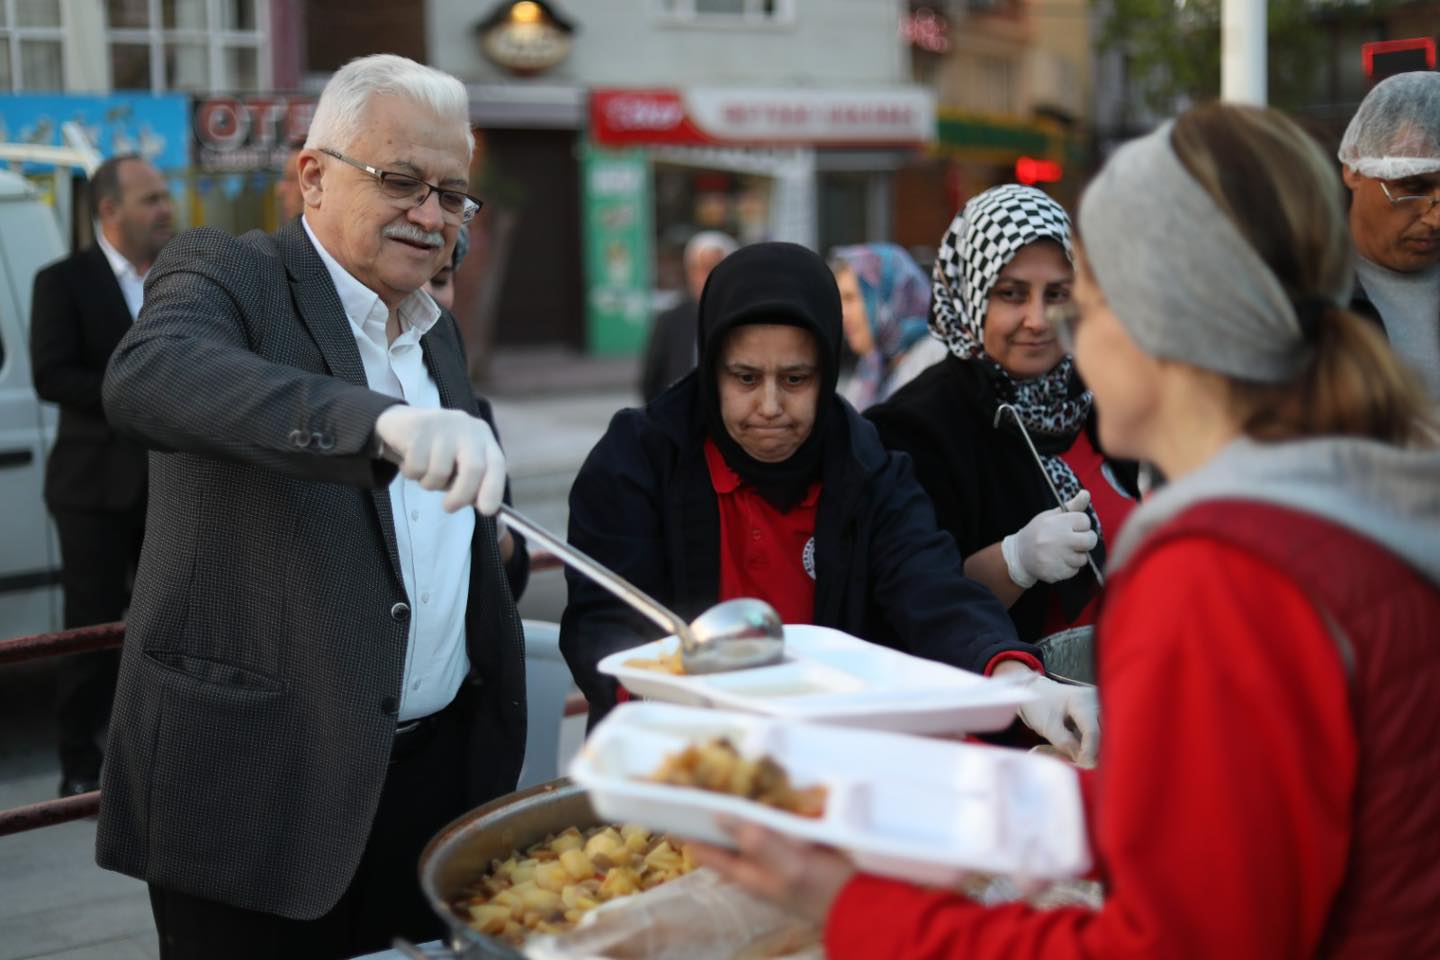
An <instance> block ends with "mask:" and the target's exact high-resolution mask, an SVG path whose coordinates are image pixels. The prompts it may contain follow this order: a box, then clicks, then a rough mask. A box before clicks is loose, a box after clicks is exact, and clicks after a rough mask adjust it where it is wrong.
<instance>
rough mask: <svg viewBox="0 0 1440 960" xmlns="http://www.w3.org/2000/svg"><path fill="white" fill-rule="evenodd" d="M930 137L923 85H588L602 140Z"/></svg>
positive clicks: (828, 141) (690, 142)
mask: <svg viewBox="0 0 1440 960" xmlns="http://www.w3.org/2000/svg"><path fill="white" fill-rule="evenodd" d="M934 137H935V98H934V95H933V94H931V93H930V92H929V91H928V90H924V89H921V88H918V87H906V88H902V89H897V90H857V91H835V90H745V89H723V90H722V89H692V90H671V89H658V90H615V89H609V90H595V91H593V92H592V93H591V94H590V138H591V140H592V141H594V142H595V143H598V144H602V145H605V146H614V147H619V146H632V145H643V144H650V145H655V144H667V145H677V144H678V145H687V146H699V145H710V146H719V145H728V146H735V145H753V146H759V145H767V146H776V145H789V146H795V145H801V144H804V145H810V146H840V145H865V146H875V145H882V144H883V145H902V144H904V145H909V144H919V143H924V142H926V141H927V140H933V139H934Z"/></svg>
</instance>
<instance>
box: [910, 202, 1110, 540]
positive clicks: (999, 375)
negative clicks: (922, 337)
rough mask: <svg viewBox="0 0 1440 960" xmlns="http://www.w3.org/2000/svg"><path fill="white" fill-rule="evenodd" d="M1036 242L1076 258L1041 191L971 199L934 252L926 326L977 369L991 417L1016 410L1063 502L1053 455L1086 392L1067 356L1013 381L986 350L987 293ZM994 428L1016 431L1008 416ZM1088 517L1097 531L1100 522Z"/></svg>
mask: <svg viewBox="0 0 1440 960" xmlns="http://www.w3.org/2000/svg"><path fill="white" fill-rule="evenodd" d="M1041 240H1050V241H1054V242H1055V243H1058V244H1059V245H1060V247H1061V248H1062V249H1063V250H1064V251H1065V257H1066V259H1068V260H1073V259H1074V255H1073V253H1072V251H1071V247H1070V218H1069V216H1067V215H1066V213H1065V209H1064V208H1063V207H1061V206H1060V204H1058V203H1056V202H1055V201H1054V200H1053V199H1051V198H1050V197H1049V196H1048V195H1047V194H1045V193H1044V192H1043V191H1040V190H1037V189H1035V188H1034V187H1024V186H1020V185H1018V184H1006V185H1005V186H1000V187H994V188H992V189H990V190H986V191H985V192H984V193H981V194H979V195H977V196H975V197H972V198H971V199H970V202H969V203H967V204H965V207H964V209H962V210H961V211H960V212H959V213H958V214H956V216H955V219H954V220H953V221H951V223H950V229H948V230H947V231H945V238H944V239H943V240H942V241H941V243H940V249H939V251H938V252H937V253H936V255H935V268H934V270H933V271H932V275H931V280H932V296H931V305H930V328H931V329H932V330H933V331H934V332H935V335H936V336H937V337H939V338H940V339H941V340H943V341H944V342H945V345H946V346H947V347H949V348H950V352H951V353H953V354H954V355H955V356H957V357H959V358H960V359H962V360H968V361H973V362H975V363H978V364H980V365H981V366H982V368H983V369H984V370H985V372H986V374H987V376H988V378H989V381H990V384H991V386H992V387H993V394H994V397H995V406H994V408H992V409H991V410H990V411H989V412H990V413H992V414H993V413H994V409H995V408H998V407H999V405H1000V404H1002V403H1008V404H1010V405H1011V406H1013V407H1015V409H1016V410H1017V411H1018V412H1019V414H1020V419H1021V420H1022V421H1023V422H1024V424H1025V429H1026V430H1028V431H1029V433H1030V436H1031V438H1032V439H1033V440H1034V441H1035V445H1036V447H1037V448H1039V450H1040V454H1041V460H1042V461H1044V464H1045V472H1046V473H1047V474H1048V475H1049V477H1050V480H1051V482H1053V483H1054V484H1055V488H1056V489H1057V490H1058V491H1060V495H1061V496H1063V497H1064V498H1065V499H1066V500H1069V499H1070V498H1071V497H1073V496H1075V494H1077V493H1079V492H1080V490H1081V489H1082V488H1081V484H1080V481H1079V479H1077V478H1076V476H1075V473H1074V471H1073V470H1071V469H1070V467H1069V465H1068V464H1066V463H1065V461H1064V460H1062V459H1060V456H1059V455H1060V454H1061V453H1063V452H1065V451H1066V450H1068V449H1069V448H1070V445H1071V444H1072V443H1073V442H1074V440H1075V437H1076V435H1077V434H1078V433H1079V432H1080V431H1081V430H1082V429H1084V427H1085V421H1086V419H1087V418H1088V417H1089V416H1090V405H1091V397H1090V392H1089V391H1088V390H1086V389H1084V387H1083V385H1082V384H1081V383H1080V381H1079V379H1078V377H1076V375H1075V364H1074V360H1073V358H1071V357H1070V355H1069V354H1066V355H1065V356H1064V357H1063V358H1062V359H1061V360H1060V362H1059V363H1057V364H1056V365H1055V366H1054V367H1052V368H1051V369H1050V370H1049V372H1047V373H1044V374H1042V375H1041V376H1038V377H1035V378H1032V379H1029V380H1016V379H1015V378H1014V377H1012V376H1011V375H1010V374H1009V372H1007V371H1006V370H1005V368H1004V367H1002V366H1001V365H1000V364H999V363H998V362H997V361H996V360H995V358H994V357H991V356H990V355H989V354H988V353H986V352H985V313H986V310H987V309H988V307H989V301H990V291H991V290H992V289H994V287H995V281H996V280H998V279H999V277H1000V271H1002V270H1004V269H1005V267H1006V266H1007V265H1008V264H1009V263H1010V261H1011V260H1014V259H1015V255H1016V254H1018V253H1019V252H1020V251H1021V250H1022V249H1024V248H1025V247H1027V246H1029V245H1030V244H1032V243H1035V242H1037V241H1041ZM1000 428H1001V429H1009V430H1013V429H1014V425H1013V424H1011V423H1010V422H1009V418H1008V416H1007V417H1006V419H1005V420H1003V421H1002V422H1001V424H1000ZM1092 518H1094V515H1093V512H1092ZM1094 519H1095V521H1096V530H1097V531H1098V530H1099V520H1098V518H1094Z"/></svg>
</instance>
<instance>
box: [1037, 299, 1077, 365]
mask: <svg viewBox="0 0 1440 960" xmlns="http://www.w3.org/2000/svg"><path fill="white" fill-rule="evenodd" d="M1045 322H1046V323H1048V324H1050V327H1051V328H1052V329H1053V330H1054V331H1055V336H1056V337H1057V338H1059V340H1060V349H1062V350H1064V351H1065V352H1066V353H1074V352H1075V328H1076V327H1078V326H1079V325H1080V308H1079V307H1077V306H1075V304H1074V302H1073V301H1072V302H1071V303H1057V304H1053V305H1051V306H1048V307H1046V308H1045Z"/></svg>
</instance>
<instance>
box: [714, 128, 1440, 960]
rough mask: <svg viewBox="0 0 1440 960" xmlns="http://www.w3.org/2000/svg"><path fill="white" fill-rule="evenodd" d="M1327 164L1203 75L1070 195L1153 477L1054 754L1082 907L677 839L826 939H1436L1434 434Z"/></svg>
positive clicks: (748, 847) (1438, 762) (1090, 325)
mask: <svg viewBox="0 0 1440 960" xmlns="http://www.w3.org/2000/svg"><path fill="white" fill-rule="evenodd" d="M1335 181H1336V176H1335V171H1334V167H1333V164H1331V162H1330V161H1329V160H1328V159H1327V158H1326V157H1325V155H1324V153H1323V152H1322V151H1321V150H1320V149H1319V147H1318V146H1317V145H1316V144H1315V142H1314V141H1312V140H1311V139H1310V138H1309V137H1308V135H1306V134H1305V133H1304V132H1303V131H1302V130H1301V129H1300V128H1299V127H1298V126H1297V125H1296V124H1295V123H1293V122H1292V121H1290V120H1289V119H1288V118H1286V117H1285V116H1284V115H1283V114H1281V113H1279V112H1278V111H1275V110H1269V109H1265V108H1255V107H1237V106H1229V105H1218V104H1212V105H1209V106H1205V107H1200V108H1197V109H1194V110H1191V111H1188V112H1187V113H1185V114H1183V115H1182V116H1181V117H1180V118H1179V120H1177V121H1175V122H1173V123H1167V124H1165V125H1164V126H1162V127H1161V128H1160V129H1159V130H1158V131H1156V132H1155V133H1153V134H1150V135H1149V136H1146V137H1144V138H1142V139H1140V140H1138V141H1135V142H1132V143H1130V144H1128V145H1127V146H1125V147H1122V148H1121V149H1120V150H1119V151H1118V152H1117V153H1116V154H1115V156H1114V157H1113V158H1112V159H1111V160H1110V162H1109V163H1108V164H1107V165H1106V167H1105V168H1104V170H1102V171H1101V173H1100V174H1099V176H1098V177H1097V178H1096V180H1095V181H1093V182H1092V184H1091V186H1090V187H1089V188H1088V190H1087V192H1086V194H1085V197H1084V200H1083V202H1082V205H1081V210H1080V227H1081V231H1082V238H1083V243H1084V246H1083V249H1082V251H1081V252H1082V255H1081V257H1080V258H1079V277H1078V284H1077V289H1076V294H1075V305H1076V307H1077V308H1078V312H1077V313H1076V314H1075V315H1074V316H1073V317H1072V318H1071V319H1070V321H1069V322H1070V323H1073V324H1074V327H1073V329H1074V337H1075V356H1076V359H1077V362H1078V364H1079V366H1080V369H1081V371H1082V372H1083V373H1084V375H1085V378H1086V381H1087V382H1088V383H1089V384H1090V385H1091V386H1092V387H1093V389H1094V391H1095V402H1096V405H1097V406H1098V407H1099V410H1100V435H1101V438H1102V439H1103V440H1104V441H1105V443H1106V444H1107V445H1108V446H1109V447H1110V448H1111V449H1113V450H1115V451H1116V452H1117V453H1120V454H1124V455H1126V456H1131V457H1135V458H1137V459H1143V460H1146V461H1153V462H1155V463H1156V464H1157V465H1158V466H1159V467H1160V468H1161V470H1162V471H1163V472H1164V473H1165V475H1166V477H1168V478H1169V482H1168V484H1167V485H1166V486H1165V487H1164V488H1162V489H1160V490H1159V491H1157V492H1156V493H1154V494H1153V495H1151V496H1149V497H1147V498H1146V500H1145V502H1144V503H1143V504H1141V505H1140V506H1139V507H1137V508H1136V510H1135V513H1134V515H1133V516H1132V517H1131V518H1130V521H1129V523H1127V524H1126V526H1125V529H1124V530H1123V531H1122V532H1121V534H1120V536H1119V538H1118V539H1117V541H1116V543H1115V547H1114V549H1113V550H1112V552H1111V561H1110V566H1109V573H1110V582H1109V584H1108V593H1107V599H1106V607H1105V615H1104V619H1103V620H1102V622H1101V628H1100V630H1101V636H1100V643H1099V645H1098V647H1097V650H1098V655H1099V658H1100V660H1099V677H1100V689H1101V692H1102V695H1103V697H1104V707H1105V745H1104V751H1103V755H1102V757H1101V765H1100V769H1099V770H1097V771H1095V773H1094V774H1088V773H1085V772H1082V773H1081V774H1080V776H1081V777H1082V778H1084V779H1086V780H1092V784H1091V786H1093V788H1094V789H1093V790H1092V791H1086V792H1085V797H1086V799H1087V803H1088V806H1089V810H1088V815H1087V819H1088V825H1089V829H1090V836H1091V842H1092V844H1093V847H1094V851H1095V860H1096V863H1098V864H1099V865H1100V879H1101V880H1102V882H1103V883H1104V885H1105V890H1106V899H1105V902H1104V904H1103V906H1102V908H1101V909H1100V910H1098V911H1096V910H1093V909H1091V908H1089V907H1060V908H1057V909H1053V910H1038V909H1035V908H1033V907H1030V906H1027V905H1025V904H1018V903H1017V904H1006V905H1003V906H999V907H986V906H983V905H981V904H980V903H977V902H976V901H974V900H971V899H968V898H965V897H962V896H960V895H957V894H953V893H947V892H937V891H935V890H933V889H924V888H921V887H918V886H914V885H911V884H907V883H902V882H896V881H892V880H881V879H876V878H870V877H864V876H859V875H856V874H854V873H853V868H852V867H851V866H850V864H849V862H848V861H847V860H845V859H844V858H843V857H841V856H840V855H838V854H836V853H834V852H832V851H828V850H824V849H821V848H818V847H809V846H805V845H802V844H799V843H795V842H793V841H790V840H788V839H785V838H782V837H779V836H771V835H768V834H767V833H765V832H764V831H761V830H760V829H759V828H745V829H744V830H742V831H741V832H740V838H741V844H742V848H743V849H744V850H745V856H744V857H743V858H738V857H735V856H734V855H731V854H728V853H726V852H724V851H718V850H710V851H703V850H702V851H700V858H701V859H702V860H703V861H706V862H709V863H710V864H711V865H712V866H717V867H719V868H720V869H721V870H723V871H724V872H726V873H727V874H729V875H730V876H732V877H734V878H735V879H737V880H739V881H741V882H742V883H745V884H746V885H747V886H749V887H751V888H752V889H755V890H758V891H761V892H764V893H767V894H769V895H770V896H773V897H776V898H779V899H780V900H782V901H783V902H785V903H787V904H788V905H789V906H791V907H792V908H794V909H796V910H797V911H799V912H802V913H805V914H807V915H809V916H811V917H813V918H816V919H817V920H820V921H822V922H825V923H826V930H825V946H826V954H827V956H829V957H830V958H831V960H848V958H851V957H855V958H861V957H863V958H867V960H868V958H871V957H918V956H923V957H934V958H941V957H953V958H956V960H959V958H961V957H963V958H966V960H986V958H1000V957H1005V958H1017V960H1023V958H1027V957H1036V958H1039V957H1045V958H1080V957H1166V958H1185V957H1194V958H1214V957H1246V958H1248V957H1256V958H1260V957H1264V958H1280V957H1293V958H1297V960H1298V958H1302V957H1304V958H1308V957H1317V956H1323V957H1346V958H1349V957H1355V958H1360V957H1364V958H1371V957H1394V958H1399V957H1407V958H1408V957H1434V956H1440V924H1437V923H1436V922H1435V917H1436V914H1437V911H1440V862H1437V860H1436V857H1435V853H1434V842H1435V837H1437V836H1440V800H1437V798H1436V795H1435V790H1434V787H1433V784H1434V782H1435V778H1436V775H1437V773H1440V769H1437V768H1440V759H1437V756H1436V754H1435V752H1434V751H1433V750H1430V749H1429V745H1430V744H1431V743H1433V742H1434V736H1435V735H1436V733H1437V732H1440V698H1437V697H1436V696H1435V690H1436V689H1437V687H1440V657H1437V656H1436V654H1435V625H1436V624H1437V623H1440V501H1437V500H1436V497H1435V491H1436V490H1437V489H1440V451H1437V449H1436V446H1435V442H1434V438H1435V436H1436V433H1435V430H1436V425H1435V423H1434V421H1433V420H1432V419H1430V414H1429V411H1428V409H1427V407H1428V405H1427V402H1426V398H1425V395H1424V393H1423V391H1422V390H1421V388H1420V385H1419V384H1418V382H1416V381H1415V379H1414V377H1413V376H1412V375H1411V373H1410V372H1409V371H1408V370H1406V369H1404V367H1403V366H1402V365H1401V364H1400V363H1398V362H1397V360H1396V358H1395V355H1394V353H1393V352H1392V351H1391V350H1390V349H1389V348H1388V347H1387V346H1386V345H1385V343H1384V341H1383V339H1382V338H1381V336H1380V335H1379V333H1378V332H1377V331H1376V330H1375V329H1374V328H1373V326H1372V325H1370V324H1369V323H1368V322H1367V321H1365V320H1363V319H1361V318H1359V317H1357V316H1356V315H1354V314H1353V313H1350V312H1348V311H1347V310H1345V309H1344V307H1342V306H1341V305H1342V304H1344V303H1345V302H1346V301H1347V300H1348V298H1349V296H1350V286H1351V272H1352V270H1353V264H1352V262H1351V255H1350V241H1349V237H1348V236H1347V232H1346V229H1345V218H1344V211H1343V209H1342V204H1341V196H1340V192H1339V190H1338V186H1337V184H1336V182H1335ZM1297 251H1306V252H1307V253H1308V255H1306V256H1296V253H1297ZM827 918H828V919H827Z"/></svg>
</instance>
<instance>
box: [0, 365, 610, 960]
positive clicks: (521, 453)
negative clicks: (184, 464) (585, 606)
mask: <svg viewBox="0 0 1440 960" xmlns="http://www.w3.org/2000/svg"><path fill="white" fill-rule="evenodd" d="M633 369H634V361H633V360H627V361H610V360H600V361H594V360H589V359H587V358H574V357H570V358H566V357H564V356H563V355H558V354H556V353H555V352H554V351H548V352H546V351H527V352H524V353H516V354H511V353H508V352H507V353H506V354H505V355H503V356H500V357H497V358H496V374H497V375H496V377H495V378H494V380H493V382H492V383H491V384H490V386H489V387H488V388H486V389H485V390H484V392H485V393H486V395H487V396H489V397H490V399H491V400H492V402H493V403H494V407H495V415H496V421H497V424H498V426H499V429H500V437H501V441H502V443H503V445H504V447H505V451H506V457H507V461H508V463H509V469H510V476H511V485H512V488H513V492H514V498H515V501H516V505H517V506H518V507H519V508H520V509H521V510H523V511H524V512H525V513H527V514H528V515H530V516H531V517H532V518H533V519H535V520H536V521H537V522H539V523H541V524H542V525H544V526H546V527H548V528H550V529H551V530H553V531H555V532H556V533H558V534H560V535H562V536H563V535H564V533H565V528H566V519H567V510H566V499H567V497H568V494H569V490H570V483H571V480H572V479H573V478H574V475H575V471H576V470H577V469H578V468H579V466H580V464H581V463H582V462H583V461H584V458H585V456H586V454H587V453H589V451H590V448H591V447H592V446H593V445H594V444H595V441H596V440H598V439H599V437H600V435H601V434H602V433H603V432H604V430H605V427H606V425H607V424H608V423H609V422H610V418H611V417H612V416H613V415H614V413H615V411H617V410H619V409H620V408H621V407H624V406H626V405H630V404H633V403H635V402H636V398H635V395H634V388H633V386H632V384H633V383H634V379H635V378H634V375H633ZM567 387H568V389H565V392H563V393H562V392H557V391H558V390H560V389H563V388H567ZM564 603H565V587H564V579H563V577H562V575H561V574H560V572H559V571H549V572H544V573H538V574H536V575H535V576H534V577H532V579H531V582H530V587H529V589H528V590H527V592H526V595H525V597H524V598H523V599H522V601H521V603H520V612H521V615H522V616H524V617H527V618H531V619H538V620H556V621H558V620H559V619H560V613H561V611H562V610H563V609H564ZM53 697H54V679H53V667H52V666H51V665H48V664H45V663H43V662H42V663H35V664H23V665H20V666H18V667H11V668H5V669H0V703H3V704H5V708H4V712H3V716H0V807H12V806H18V805H21V804H26V803H33V802H36V801H39V800H45V799H48V798H50V797H52V796H54V791H55V788H56V785H57V784H58V783H59V780H60V773H59V768H58V765H57V762H56V758H55V756H54V750H53V748H52V744H53V742H54V728H53V720H52V716H51V703H52V702H53ZM573 739H574V737H573V736H571V737H570V740H573ZM561 749H562V753H563V752H564V751H565V750H566V749H573V744H572V743H570V742H569V741H565V740H562V748H561ZM94 847H95V824H94V822H93V821H81V822H77V823H69V824H64V825H61V826H56V827H47V828H44V829H41V830H33V831H30V832H28V833H22V834H18V835H16V836H10V837H0V931H3V932H4V936H0V960H40V958H44V960H157V958H158V956H159V947H158V943H157V940H156V937H155V931H154V924H153V921H152V919H151V916H150V905H149V898H148V895H147V893H146V889H145V885H144V884H142V883H140V882H139V881H136V880H132V879H130V878H128V877H122V876H120V875H118V874H114V873H109V872H106V871H103V870H100V869H99V868H98V867H96V866H95V852H94ZM257 960H258V958H257Z"/></svg>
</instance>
